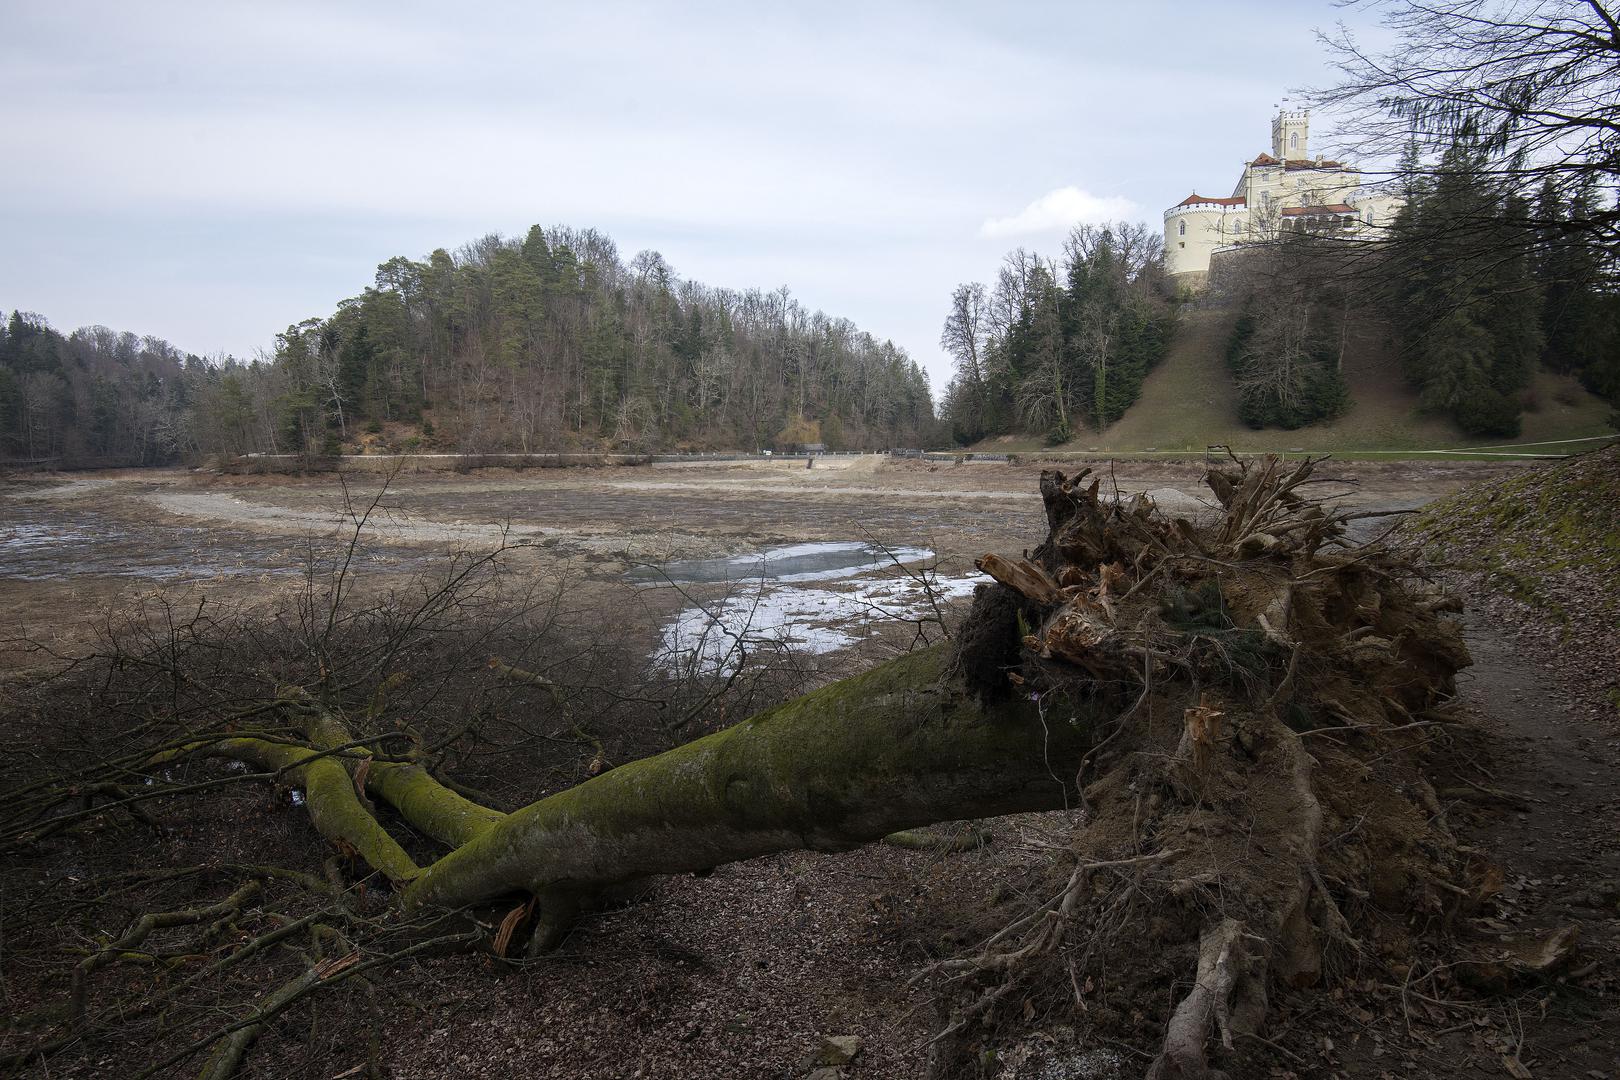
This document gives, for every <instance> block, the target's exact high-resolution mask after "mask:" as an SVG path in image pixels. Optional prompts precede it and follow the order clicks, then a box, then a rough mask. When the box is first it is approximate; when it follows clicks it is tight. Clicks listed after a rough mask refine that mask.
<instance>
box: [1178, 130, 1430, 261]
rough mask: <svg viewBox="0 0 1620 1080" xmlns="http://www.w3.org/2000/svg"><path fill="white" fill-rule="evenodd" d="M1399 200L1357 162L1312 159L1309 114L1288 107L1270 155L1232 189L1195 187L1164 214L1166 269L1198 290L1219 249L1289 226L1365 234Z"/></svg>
mask: <svg viewBox="0 0 1620 1080" xmlns="http://www.w3.org/2000/svg"><path fill="white" fill-rule="evenodd" d="M1401 205H1402V200H1401V199H1400V197H1399V196H1396V195H1391V194H1389V193H1387V192H1382V191H1375V190H1372V189H1370V188H1368V187H1366V186H1364V184H1363V183H1362V177H1361V170H1360V169H1358V168H1356V167H1355V166H1354V165H1347V164H1344V163H1343V162H1339V161H1326V160H1324V159H1323V158H1322V157H1321V156H1320V155H1318V156H1317V157H1315V158H1313V157H1311V156H1310V112H1309V111H1308V110H1297V111H1290V110H1287V109H1284V110H1283V111H1281V112H1279V113H1278V114H1277V115H1276V116H1275V117H1273V118H1272V121H1271V153H1269V154H1261V155H1259V156H1258V157H1256V158H1255V159H1254V160H1252V161H1249V162H1245V163H1244V166H1243V175H1242V176H1241V177H1239V178H1238V182H1237V186H1236V187H1235V188H1233V190H1232V194H1231V195H1228V196H1225V197H1222V198H1216V197H1210V196H1204V195H1200V194H1198V193H1197V192H1196V191H1195V192H1193V194H1191V195H1189V196H1187V197H1186V198H1185V199H1183V200H1181V202H1179V203H1177V204H1176V205H1175V206H1172V207H1171V208H1170V209H1168V210H1166V211H1165V212H1164V264H1165V271H1166V272H1167V273H1168V274H1169V275H1170V280H1171V281H1172V282H1173V283H1175V284H1177V285H1180V286H1182V287H1184V288H1188V289H1191V290H1194V291H1196V290H1198V289H1201V288H1203V286H1204V284H1205V282H1206V281H1207V280H1208V278H1209V266H1210V261H1211V260H1212V259H1213V258H1214V257H1215V256H1216V255H1220V254H1224V253H1226V252H1230V251H1236V250H1239V249H1240V248H1241V247H1242V246H1243V245H1244V244H1251V243H1257V242H1262V241H1266V240H1274V239H1276V238H1277V237H1279V236H1282V235H1283V234H1284V233H1287V232H1309V233H1313V234H1318V235H1324V236H1344V237H1349V238H1355V239H1366V238H1367V237H1368V236H1369V235H1375V234H1376V232H1377V231H1378V230H1380V229H1382V228H1384V227H1385V226H1387V225H1388V224H1389V222H1390V220H1391V219H1392V218H1394V216H1395V214H1396V212H1397V211H1398V210H1399V209H1400V208H1401Z"/></svg>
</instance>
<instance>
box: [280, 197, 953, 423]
mask: <svg viewBox="0 0 1620 1080" xmlns="http://www.w3.org/2000/svg"><path fill="white" fill-rule="evenodd" d="M274 361H275V362H274V364H273V369H272V371H273V375H274V376H275V379H274V385H273V386H266V387H263V388H255V390H254V392H253V393H252V394H251V395H250V396H252V397H254V399H255V406H256V408H257V409H258V411H259V412H261V413H262V414H263V415H264V416H265V417H266V419H267V421H268V423H269V425H270V426H269V430H267V431H266V432H265V433H264V435H265V438H266V439H268V441H270V442H271V443H273V444H274V445H275V446H276V447H277V448H278V449H282V450H298V451H314V450H320V449H322V448H325V449H328V450H331V449H335V448H337V447H338V446H340V445H347V444H350V443H353V442H354V441H355V440H356V439H357V438H359V437H362V436H364V435H365V434H366V433H368V432H369V433H380V432H382V431H383V430H384V426H385V425H388V424H391V423H398V424H404V425H407V426H408V427H410V428H412V429H414V430H415V431H416V432H418V434H416V435H413V436H411V438H415V439H419V440H422V441H426V442H429V443H431V444H433V445H438V446H444V447H453V448H455V449H458V450H461V451H466V452H475V453H476V452H486V451H518V452H536V451H553V450H569V449H585V448H603V447H606V448H611V449H624V450H654V449H668V448H674V447H691V448H739V447H741V448H749V449H753V448H762V447H768V446H770V445H772V443H773V442H821V443H824V444H827V445H828V447H829V448H831V449H845V448H847V449H879V448H883V447H888V446H893V445H906V446H911V445H916V444H917V443H918V442H919V440H921V439H923V438H925V437H926V436H927V435H928V434H929V433H930V430H931V428H932V425H933V423H934V415H933V404H932V399H931V397H930V394H929V388H928V380H927V376H926V375H925V374H924V372H923V370H922V369H921V368H920V367H919V366H918V365H917V364H916V363H915V362H914V361H912V360H911V358H910V357H909V356H908V355H907V354H906V352H905V350H903V349H902V348H900V347H899V346H897V345H895V344H894V343H893V342H892V341H887V340H879V339H878V338H876V337H874V336H873V335H871V334H869V333H867V332H865V331H863V330H861V329H859V328H858V327H856V326H855V325H854V324H853V323H852V322H850V321H849V320H848V319H841V318H834V317H831V316H828V315H826V314H823V313H822V312H819V311H816V312H811V311H808V310H806V309H805V307H804V306H803V305H801V304H800V303H799V302H798V301H797V300H796V299H794V298H793V296H792V295H791V293H790V292H789V291H788V290H787V289H786V288H781V289H777V290H775V291H772V292H764V291H761V290H758V289H750V290H747V291H734V290H729V289H719V288H711V287H709V286H705V285H702V284H699V283H697V282H694V281H689V280H685V279H682V278H680V277H678V276H677V275H676V273H675V272H674V270H673V269H671V268H670V266H669V264H668V263H667V262H666V261H665V260H664V258H663V257H662V256H661V255H659V254H658V253H657V252H652V251H644V252H642V253H640V254H638V255H636V256H635V257H634V258H633V259H631V260H630V261H629V263H628V264H626V263H624V262H622V261H621V260H620V259H619V257H618V254H617V251H616V249H615V247H614V245H613V242H612V241H611V240H609V239H608V238H607V237H606V236H603V235H602V234H601V233H598V232H595V231H593V230H577V231H576V230H571V229H566V228H553V229H542V228H541V227H539V226H535V227H533V228H531V229H530V230H529V231H528V233H527V235H525V236H524V237H523V238H522V239H521V240H517V239H505V238H502V237H499V236H487V237H485V238H483V239H482V240H479V241H477V242H475V243H472V244H469V245H467V246H466V247H464V248H462V249H461V250H460V251H458V252H457V253H456V254H455V255H451V254H449V253H448V252H446V251H444V250H443V249H440V250H437V251H434V252H433V253H432V254H431V255H429V256H428V258H427V259H426V260H425V261H420V262H419V261H414V260H411V259H406V258H394V259H390V260H389V261H388V262H386V263H384V264H383V265H382V266H380V267H379V268H378V270H377V276H376V281H375V283H374V284H373V285H372V286H371V287H369V288H367V289H366V290H364V292H362V293H361V294H360V295H359V296H356V297H353V298H351V299H349V300H345V301H343V302H342V303H340V304H339V305H338V307H337V310H336V311H335V312H333V313H332V314H331V315H329V316H327V317H325V318H320V319H308V320H305V321H304V322H301V323H298V324H297V325H294V326H290V327H288V328H287V330H286V331H285V332H284V333H282V334H281V335H279V336H278V338H277V343H276V350H275V357H274Z"/></svg>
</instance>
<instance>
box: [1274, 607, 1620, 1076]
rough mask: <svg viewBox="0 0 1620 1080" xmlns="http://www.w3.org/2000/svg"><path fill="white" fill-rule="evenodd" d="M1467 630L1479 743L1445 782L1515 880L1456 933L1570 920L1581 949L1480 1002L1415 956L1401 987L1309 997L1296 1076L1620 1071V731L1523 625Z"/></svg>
mask: <svg viewBox="0 0 1620 1080" xmlns="http://www.w3.org/2000/svg"><path fill="white" fill-rule="evenodd" d="M1467 628H1468V644H1469V649H1470V651H1471V652H1472V653H1473V656H1474V667H1473V668H1471V669H1469V671H1467V672H1465V673H1464V676H1463V679H1462V681H1461V685H1460V693H1461V698H1462V702H1463V705H1464V707H1465V709H1466V710H1467V712H1468V714H1469V715H1470V717H1471V719H1472V720H1473V722H1474V723H1475V724H1476V725H1477V729H1476V731H1475V732H1473V734H1475V735H1477V738H1475V739H1472V740H1466V741H1463V742H1460V743H1459V744H1458V746H1457V751H1456V753H1455V755H1454V756H1453V757H1452V758H1451V760H1450V762H1449V764H1450V765H1451V766H1453V768H1454V770H1455V771H1454V772H1453V773H1452V775H1450V776H1448V777H1445V778H1443V779H1439V780H1437V781H1436V786H1437V787H1438V788H1439V789H1440V790H1441V791H1442V793H1443V794H1444V796H1445V797H1444V798H1443V800H1442V808H1443V812H1444V813H1445V814H1446V815H1447V816H1448V818H1450V820H1451V823H1452V826H1453V828H1454V830H1455V831H1456V833H1457V835H1458V837H1459V839H1460V841H1461V842H1462V843H1463V844H1464V845H1466V848H1465V850H1467V851H1470V852H1472V853H1473V854H1474V855H1475V856H1476V857H1477V858H1479V859H1481V860H1485V861H1488V862H1489V863H1491V864H1494V865H1495V866H1498V867H1500V868H1501V870H1502V871H1503V877H1502V888H1501V891H1500V893H1499V894H1498V895H1497V896H1496V897H1495V898H1494V899H1492V900H1490V901H1488V902H1487V903H1485V904H1484V905H1483V907H1482V909H1481V910H1480V911H1479V912H1478V914H1477V916H1476V918H1475V919H1473V920H1471V921H1470V924H1468V925H1461V926H1455V927H1452V928H1450V929H1451V932H1452V933H1454V934H1457V935H1459V936H1462V937H1472V938H1477V937H1478V936H1480V935H1489V934H1491V933H1493V932H1495V933H1507V932H1511V933H1515V934H1525V933H1535V932H1541V931H1549V930H1553V929H1555V928H1558V927H1565V926H1571V925H1573V926H1575V927H1577V928H1578V930H1579V935H1580V945H1579V949H1578V952H1577V955H1576V956H1575V958H1574V959H1573V961H1571V963H1570V965H1569V966H1568V967H1567V968H1565V969H1564V970H1563V971H1561V972H1560V973H1559V974H1558V975H1557V976H1556V977H1555V978H1554V979H1552V980H1550V981H1547V982H1542V983H1535V982H1526V983H1521V984H1519V985H1517V986H1515V987H1514V988H1513V989H1512V990H1511V991H1510V992H1509V993H1507V994H1504V995H1501V996H1499V997H1495V998H1487V999H1485V1000H1483V1001H1482V1000H1481V999H1480V998H1479V997H1478V996H1477V995H1476V994H1473V993H1470V992H1469V991H1468V990H1467V989H1466V987H1465V986H1464V985H1462V984H1464V983H1466V981H1467V978H1468V976H1467V972H1466V970H1465V969H1464V967H1463V966H1462V965H1456V966H1449V965H1447V964H1434V963H1419V964H1416V965H1414V966H1413V969H1412V971H1411V973H1410V975H1409V976H1408V977H1407V980H1406V982H1405V984H1404V985H1403V986H1395V985H1390V984H1387V983H1384V984H1381V985H1375V984H1378V983H1379V979H1380V978H1387V977H1388V976H1382V977H1378V978H1374V979H1373V980H1372V981H1371V982H1370V983H1362V984H1360V985H1361V988H1362V989H1363V990H1364V991H1366V993H1365V994H1364V995H1357V996H1356V998H1353V999H1352V998H1347V999H1346V1000H1345V1003H1344V1004H1342V1005H1340V1006H1338V1007H1337V1008H1335V1007H1333V1006H1332V1005H1331V1004H1329V1005H1327V1006H1324V1005H1323V1003H1321V1002H1320V1001H1318V1002H1315V1003H1314V1004H1311V1005H1307V1006H1304V1007H1305V1009H1306V1010H1307V1011H1309V1010H1315V1011H1314V1012H1311V1013H1310V1015H1303V1016H1301V1018H1300V1020H1299V1021H1298V1023H1297V1025H1289V1026H1288V1027H1287V1028H1286V1029H1285V1030H1284V1031H1281V1032H1273V1033H1272V1034H1273V1037H1274V1038H1275V1039H1276V1040H1277V1041H1278V1042H1279V1044H1280V1045H1282V1046H1283V1047H1284V1048H1285V1049H1286V1050H1287V1051H1289V1052H1290V1053H1291V1054H1293V1055H1294V1056H1295V1063H1296V1064H1298V1063H1304V1064H1307V1065H1309V1066H1310V1069H1308V1070H1305V1071H1302V1072H1300V1073H1299V1075H1300V1076H1318V1075H1323V1076H1326V1075H1332V1076H1342V1077H1346V1078H1357V1080H1382V1078H1384V1077H1391V1076H1402V1077H1408V1076H1409V1077H1434V1078H1441V1077H1479V1078H1482V1080H1483V1078H1487V1077H1489V1078H1501V1077H1505V1076H1506V1077H1531V1078H1537V1080H1539V1078H1542V1077H1560V1078H1562V1077H1570V1078H1582V1080H1612V1078H1614V1077H1617V1076H1620V993H1617V991H1620V967H1617V964H1616V961H1617V960H1620V787H1617V783H1616V781H1617V779H1620V735H1617V732H1616V731H1615V729H1614V726H1613V724H1612V723H1608V722H1604V721H1598V720H1594V719H1593V718H1591V717H1590V716H1586V715H1582V713H1583V712H1584V710H1583V709H1581V708H1580V707H1579V698H1580V694H1579V693H1578V688H1575V687H1572V686H1571V685H1570V684H1569V682H1568V680H1567V679H1566V678H1565V677H1563V676H1561V675H1560V674H1559V673H1557V672H1556V671H1555V670H1553V669H1552V668H1551V666H1550V665H1548V664H1546V663H1543V662H1539V661H1538V660H1537V659H1536V658H1535V654H1534V653H1533V652H1531V651H1527V649H1526V647H1525V642H1524V641H1523V640H1522V638H1521V637H1519V636H1518V635H1516V634H1514V633H1513V631H1512V630H1511V628H1507V627H1504V626H1503V625H1502V624H1500V623H1498V622H1496V621H1494V620H1490V619H1487V618H1485V617H1482V616H1479V615H1475V616H1473V617H1471V618H1470V619H1469V620H1468V627H1467ZM1444 754H1445V752H1442V760H1444ZM1448 785H1450V786H1449V787H1448ZM1487 791H1489V792H1498V793H1502V794H1504V795H1506V796H1507V798H1499V797H1496V796H1493V795H1488V794H1487ZM1470 793H1472V794H1470ZM1412 918H1413V920H1414V921H1417V920H1421V919H1423V918H1426V916H1425V915H1423V914H1422V913H1419V912H1414V913H1413V915H1412ZM1351 985H1352V986H1355V985H1356V981H1355V980H1352V984H1351ZM1352 1002H1355V1003H1352ZM1510 1061H1511V1062H1512V1063H1513V1064H1509V1062H1510ZM1515 1068H1522V1069H1523V1070H1524V1071H1523V1072H1522V1073H1519V1072H1516V1071H1514V1070H1515ZM1315 1070H1321V1071H1315Z"/></svg>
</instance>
